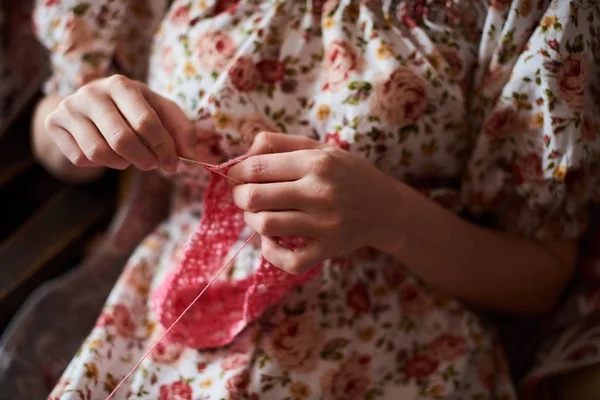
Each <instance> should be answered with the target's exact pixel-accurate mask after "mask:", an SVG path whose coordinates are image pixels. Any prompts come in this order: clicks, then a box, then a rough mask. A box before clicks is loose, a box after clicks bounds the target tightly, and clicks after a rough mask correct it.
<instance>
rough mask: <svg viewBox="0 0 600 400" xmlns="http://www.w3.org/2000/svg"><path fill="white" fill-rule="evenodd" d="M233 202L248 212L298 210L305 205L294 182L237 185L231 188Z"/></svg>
mask: <svg viewBox="0 0 600 400" xmlns="http://www.w3.org/2000/svg"><path fill="white" fill-rule="evenodd" d="M233 202H234V203H235V205H236V206H238V207H239V208H241V209H242V210H245V211H250V212H257V211H283V210H300V209H304V208H305V207H306V206H307V204H306V200H305V199H304V196H303V194H302V192H301V191H300V189H299V188H298V185H297V184H296V183H294V182H281V183H264V184H251V183H249V184H244V185H237V186H236V187H234V188H233Z"/></svg>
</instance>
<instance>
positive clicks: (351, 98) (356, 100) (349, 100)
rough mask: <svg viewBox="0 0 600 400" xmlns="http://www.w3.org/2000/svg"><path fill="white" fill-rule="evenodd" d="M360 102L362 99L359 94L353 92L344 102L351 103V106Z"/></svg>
mask: <svg viewBox="0 0 600 400" xmlns="http://www.w3.org/2000/svg"><path fill="white" fill-rule="evenodd" d="M358 103H360V99H359V98H358V96H357V95H355V94H351V95H350V96H348V97H346V100H344V101H343V103H342V104H350V105H351V106H355V105H357V104H358Z"/></svg>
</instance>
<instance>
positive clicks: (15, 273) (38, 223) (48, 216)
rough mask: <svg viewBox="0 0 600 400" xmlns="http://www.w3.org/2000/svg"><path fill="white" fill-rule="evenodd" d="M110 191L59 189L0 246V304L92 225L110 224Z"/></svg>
mask: <svg viewBox="0 0 600 400" xmlns="http://www.w3.org/2000/svg"><path fill="white" fill-rule="evenodd" d="M110 181H111V182H112V181H113V180H112V179H110ZM113 189H114V186H113V185H112V184H110V183H109V180H104V181H102V182H99V183H97V184H94V185H91V186H79V187H66V188H63V189H61V190H60V191H59V192H58V193H57V194H55V195H54V196H53V197H52V198H50V199H48V201H47V202H46V204H45V205H44V206H43V207H42V208H41V209H39V210H38V211H37V212H36V213H35V214H34V215H33V216H31V218H29V220H28V221H27V222H26V223H25V224H23V225H22V226H21V227H20V228H19V229H18V230H17V231H16V232H14V233H13V234H12V235H11V236H10V237H9V238H8V239H6V240H5V241H4V242H3V243H1V244H0V304H1V303H2V301H3V300H4V299H6V298H7V296H9V295H10V294H11V293H12V292H13V291H15V290H16V289H18V288H19V287H20V286H21V285H23V284H24V283H25V282H27V281H28V280H30V279H31V278H32V277H34V275H36V274H38V273H40V272H41V271H42V270H43V269H44V268H45V266H46V265H47V264H48V263H49V262H50V261H51V260H52V259H54V258H56V257H58V256H59V255H60V254H61V253H63V252H64V251H66V250H67V249H68V248H69V246H70V245H72V244H73V243H74V242H76V241H77V240H78V239H79V238H80V237H81V236H83V235H84V234H86V233H89V231H90V229H92V228H93V227H94V226H95V225H98V223H103V224H107V223H108V222H109V221H110V216H111V215H112V213H113V211H114V202H115V194H114V190H113ZM78 250H81V249H78ZM65 269H66V267H65ZM0 308H4V307H0Z"/></svg>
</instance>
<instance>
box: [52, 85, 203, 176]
mask: <svg viewBox="0 0 600 400" xmlns="http://www.w3.org/2000/svg"><path fill="white" fill-rule="evenodd" d="M45 131H46V133H47V135H48V136H49V137H50V138H51V139H52V141H53V142H54V143H55V144H56V146H57V147H58V148H59V149H60V150H61V152H62V153H63V154H64V155H65V156H66V157H67V158H68V159H69V160H70V161H71V162H72V163H73V164H74V165H76V166H79V167H100V166H105V167H109V168H115V169H125V168H127V167H128V166H129V165H131V164H133V165H134V166H135V167H137V168H139V169H140V170H143V171H148V170H151V169H154V168H162V169H164V170H165V171H167V172H174V171H175V170H176V169H177V164H178V159H177V156H178V155H182V156H186V155H187V154H186V153H187V152H186V150H187V149H189V148H190V140H191V139H192V137H193V133H194V127H193V125H192V124H191V123H190V121H189V120H188V119H187V117H186V116H185V114H184V113H183V112H182V111H181V109H180V108H179V107H178V106H177V105H176V104H175V103H173V102H172V101H170V100H168V99H166V98H164V97H162V96H160V95H158V94H156V93H155V92H153V91H151V90H150V89H149V88H148V87H147V86H146V85H144V84H143V83H141V82H137V81H134V80H131V79H128V78H126V77H124V76H121V75H114V76H111V77H109V78H104V79H99V80H96V81H93V82H90V83H88V84H87V85H85V86H83V87H82V88H81V89H79V90H78V91H77V92H76V93H74V94H72V95H71V96H69V97H66V98H65V99H63V100H62V101H61V102H60V104H59V105H58V107H57V108H56V109H55V110H54V111H52V112H50V113H49V114H48V116H47V117H46V119H45Z"/></svg>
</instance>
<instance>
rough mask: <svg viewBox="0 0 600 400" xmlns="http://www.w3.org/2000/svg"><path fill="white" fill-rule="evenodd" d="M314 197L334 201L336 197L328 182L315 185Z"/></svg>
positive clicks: (335, 192) (333, 188) (332, 187)
mask: <svg viewBox="0 0 600 400" xmlns="http://www.w3.org/2000/svg"><path fill="white" fill-rule="evenodd" d="M315 197H316V198H317V199H319V200H324V201H328V202H331V201H334V200H335V199H336V198H337V191H336V189H335V187H334V186H333V185H332V184H330V183H321V184H318V185H315Z"/></svg>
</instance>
